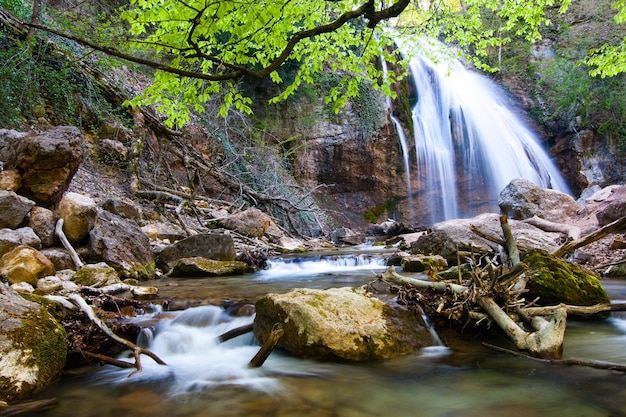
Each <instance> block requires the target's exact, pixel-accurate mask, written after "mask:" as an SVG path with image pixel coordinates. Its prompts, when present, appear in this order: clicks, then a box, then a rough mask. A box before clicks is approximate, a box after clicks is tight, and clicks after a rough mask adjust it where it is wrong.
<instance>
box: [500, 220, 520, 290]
mask: <svg viewBox="0 0 626 417" xmlns="http://www.w3.org/2000/svg"><path fill="white" fill-rule="evenodd" d="M500 226H501V227H502V233H503V234H504V241H505V242H506V252H507V254H508V255H509V260H510V262H511V264H510V265H511V266H515V265H517V264H519V263H520V256H519V250H518V249H517V244H516V243H515V238H514V237H513V232H512V231H511V225H510V224H509V219H508V217H507V216H506V214H503V215H501V216H500ZM524 284H525V283H524ZM522 288H523V286H522Z"/></svg>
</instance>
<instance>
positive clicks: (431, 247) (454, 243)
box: [411, 213, 561, 264]
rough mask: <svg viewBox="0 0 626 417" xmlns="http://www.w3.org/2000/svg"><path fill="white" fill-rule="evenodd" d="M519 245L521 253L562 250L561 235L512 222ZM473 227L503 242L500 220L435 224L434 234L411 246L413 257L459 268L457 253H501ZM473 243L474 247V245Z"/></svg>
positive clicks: (481, 217) (488, 215)
mask: <svg viewBox="0 0 626 417" xmlns="http://www.w3.org/2000/svg"><path fill="white" fill-rule="evenodd" d="M509 225H510V226H511V230H512V231H513V236H514V237H515V242H516V243H517V245H518V246H519V247H520V248H521V249H531V248H534V249H543V250H546V251H548V252H553V251H554V250H556V249H557V248H558V246H559V245H558V243H557V242H559V240H560V239H561V235H560V233H551V232H544V231H543V230H541V229H538V228H537V227H535V226H532V225H530V224H528V223H524V222H520V221H516V220H509ZM470 226H474V227H476V228H478V229H480V230H481V231H483V232H485V233H487V234H489V235H491V236H496V237H499V238H500V239H503V234H502V227H501V225H500V216H499V215H498V214H495V213H485V214H481V215H478V216H476V217H473V218H471V219H455V220H448V221H444V222H439V223H435V224H434V225H433V226H432V228H431V232H430V233H428V234H425V235H423V236H420V237H419V238H418V239H417V241H415V242H413V243H412V244H411V253H413V254H420V253H421V254H427V255H441V256H443V257H444V258H446V259H447V260H448V262H450V263H452V264H456V259H457V250H461V251H465V252H473V253H475V254H476V255H480V254H487V253H497V252H498V244H496V243H494V242H491V241H489V240H487V239H484V238H482V237H481V236H479V235H477V234H476V233H474V232H473V231H472V230H471V229H470ZM470 243H471V245H470Z"/></svg>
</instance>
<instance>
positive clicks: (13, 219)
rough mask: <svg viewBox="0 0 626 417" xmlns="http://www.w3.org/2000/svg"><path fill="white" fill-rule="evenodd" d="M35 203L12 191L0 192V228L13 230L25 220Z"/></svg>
mask: <svg viewBox="0 0 626 417" xmlns="http://www.w3.org/2000/svg"><path fill="white" fill-rule="evenodd" d="M34 206H35V202H34V201H32V200H29V199H28V198H26V197H22V196H20V195H17V194H15V192H13V191H6V190H0V228H3V227H8V228H9V229H15V228H16V227H18V226H19V225H20V224H21V223H22V222H23V221H24V219H25V218H26V216H27V215H28V213H29V212H30V210H31V209H32V208H33V207H34Z"/></svg>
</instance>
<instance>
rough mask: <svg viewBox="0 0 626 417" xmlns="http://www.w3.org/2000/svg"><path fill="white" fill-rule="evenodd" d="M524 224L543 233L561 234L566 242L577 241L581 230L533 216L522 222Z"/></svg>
mask: <svg viewBox="0 0 626 417" xmlns="http://www.w3.org/2000/svg"><path fill="white" fill-rule="evenodd" d="M522 221H523V222H524V223H528V224H531V225H533V226H535V227H537V228H539V229H541V230H543V231H544V232H558V233H563V234H564V235H566V236H567V240H568V241H570V240H578V239H580V234H581V230H580V227H578V226H573V225H570V224H565V223H555V222H551V221H548V220H545V219H542V218H541V217H538V216H536V215H535V216H533V217H531V218H529V219H526V220H522Z"/></svg>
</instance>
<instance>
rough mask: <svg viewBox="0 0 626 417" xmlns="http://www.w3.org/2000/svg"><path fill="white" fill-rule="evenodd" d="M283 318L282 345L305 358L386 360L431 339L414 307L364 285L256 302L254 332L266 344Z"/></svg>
mask: <svg viewBox="0 0 626 417" xmlns="http://www.w3.org/2000/svg"><path fill="white" fill-rule="evenodd" d="M278 322H279V323H281V324H282V325H283V328H284V335H283V336H282V338H281V339H280V341H279V342H278V345H277V346H278V347H279V348H283V349H286V350H288V351H289V352H291V353H292V354H294V355H296V356H300V357H305V358H322V359H345V360H350V361H364V360H370V359H387V358H392V357H394V356H398V355H402V354H407V353H411V352H413V351H415V350H417V349H419V348H421V347H424V346H429V345H430V344H431V342H432V339H431V336H430V333H429V332H428V330H427V329H426V328H425V327H424V326H423V325H422V322H421V320H420V319H419V318H418V317H417V316H415V315H414V314H413V313H412V312H411V311H409V310H408V309H406V308H405V307H402V306H399V305H390V304H385V303H384V302H383V301H381V300H379V299H377V298H373V297H370V296H368V295H367V294H366V293H365V291H364V290H363V289H360V288H332V289H328V290H313V289H295V290H292V291H290V292H288V293H286V294H268V295H266V296H265V297H263V298H261V299H260V300H259V301H257V303H256V317H255V319H254V334H255V336H256V337H257V339H258V340H259V341H260V342H261V343H263V342H264V341H265V340H266V339H267V337H268V335H269V333H270V331H271V329H272V326H273V325H274V324H275V323H278Z"/></svg>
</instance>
